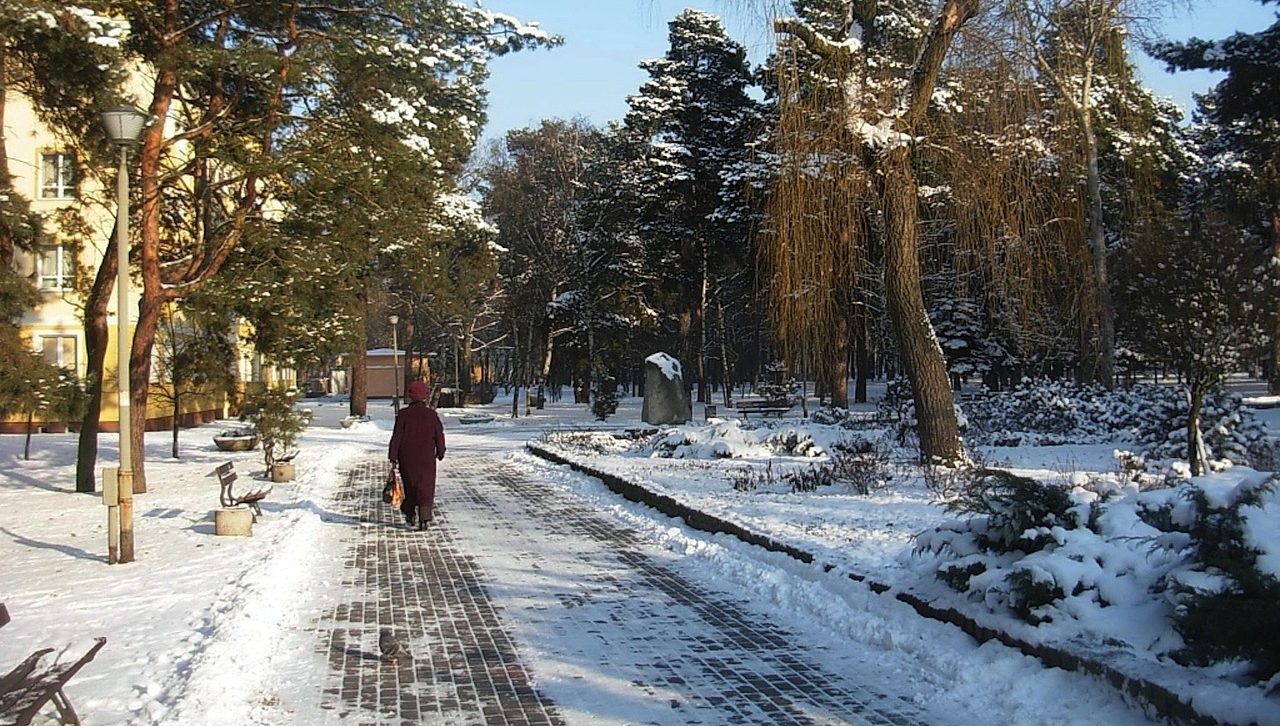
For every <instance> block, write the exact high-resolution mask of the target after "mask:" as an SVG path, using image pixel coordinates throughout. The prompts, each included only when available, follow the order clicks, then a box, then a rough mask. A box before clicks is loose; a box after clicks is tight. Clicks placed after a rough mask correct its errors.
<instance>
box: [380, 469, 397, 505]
mask: <svg viewBox="0 0 1280 726" xmlns="http://www.w3.org/2000/svg"><path fill="white" fill-rule="evenodd" d="M395 488H396V469H395V467H394V466H393V467H391V471H389V472H387V483H386V484H384V485H383V486H382V503H383V504H390V503H391V492H392V491H393V490H394V489H395Z"/></svg>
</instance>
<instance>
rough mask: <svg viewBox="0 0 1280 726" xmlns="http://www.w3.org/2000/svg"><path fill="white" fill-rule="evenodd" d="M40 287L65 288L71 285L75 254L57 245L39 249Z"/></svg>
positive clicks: (45, 288) (50, 288) (43, 288)
mask: <svg viewBox="0 0 1280 726" xmlns="http://www.w3.org/2000/svg"><path fill="white" fill-rule="evenodd" d="M39 274H40V289H42V290H65V289H67V288H69V287H71V283H72V280H73V278H74V274H75V256H74V255H73V254H72V252H71V250H69V249H67V248H66V247H63V246H62V245H58V246H57V247H46V248H44V249H42V250H40V270H39Z"/></svg>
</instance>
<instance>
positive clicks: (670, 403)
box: [640, 352, 693, 426]
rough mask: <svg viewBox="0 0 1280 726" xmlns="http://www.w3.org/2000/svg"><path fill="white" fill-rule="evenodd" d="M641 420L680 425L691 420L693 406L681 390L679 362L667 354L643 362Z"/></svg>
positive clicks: (681, 381)
mask: <svg viewBox="0 0 1280 726" xmlns="http://www.w3.org/2000/svg"><path fill="white" fill-rule="evenodd" d="M640 418H641V419H642V420H643V421H644V422H645V423H647V424H653V425H655V426H656V425H658V424H682V423H687V422H688V421H689V419H691V418H693V404H692V403H691V402H690V401H689V392H688V391H686V390H685V387H684V373H682V372H681V368H680V361H678V360H676V359H675V358H672V357H671V356H669V355H667V354H666V353H661V352H659V353H654V354H653V355H651V356H649V357H648V358H645V359H644V405H643V407H641V409H640Z"/></svg>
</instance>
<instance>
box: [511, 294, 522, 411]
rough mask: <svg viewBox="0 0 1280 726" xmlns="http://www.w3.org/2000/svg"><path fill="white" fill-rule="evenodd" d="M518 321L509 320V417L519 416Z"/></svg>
mask: <svg viewBox="0 0 1280 726" xmlns="http://www.w3.org/2000/svg"><path fill="white" fill-rule="evenodd" d="M519 361H520V323H518V322H516V321H515V319H514V318H513V319H512V320H511V418H513V419H514V418H520V371H519V370H518V367H519V365H520V363H519Z"/></svg>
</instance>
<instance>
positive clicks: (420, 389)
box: [409, 381, 427, 401]
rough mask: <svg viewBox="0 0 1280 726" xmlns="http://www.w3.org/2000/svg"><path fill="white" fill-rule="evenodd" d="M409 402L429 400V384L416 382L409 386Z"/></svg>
mask: <svg viewBox="0 0 1280 726" xmlns="http://www.w3.org/2000/svg"><path fill="white" fill-rule="evenodd" d="M409 400H410V401H425V400H427V384H425V383H423V382H422V381H414V382H413V383H410V384H409Z"/></svg>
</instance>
